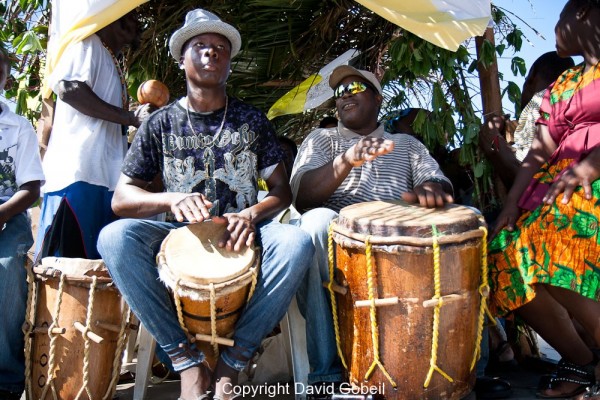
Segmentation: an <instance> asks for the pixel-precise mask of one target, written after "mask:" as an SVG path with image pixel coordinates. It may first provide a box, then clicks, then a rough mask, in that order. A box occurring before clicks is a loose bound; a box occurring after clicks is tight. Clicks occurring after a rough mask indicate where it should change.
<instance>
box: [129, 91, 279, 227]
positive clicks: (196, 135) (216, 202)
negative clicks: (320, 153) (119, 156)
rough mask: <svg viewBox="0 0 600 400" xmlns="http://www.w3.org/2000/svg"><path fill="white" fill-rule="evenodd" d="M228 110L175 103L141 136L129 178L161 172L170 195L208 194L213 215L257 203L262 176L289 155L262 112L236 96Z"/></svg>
mask: <svg viewBox="0 0 600 400" xmlns="http://www.w3.org/2000/svg"><path fill="white" fill-rule="evenodd" d="M224 112H225V108H223V109H220V110H217V111H215V112H212V113H208V114H200V113H195V112H193V111H189V113H188V112H186V109H185V108H184V107H182V106H181V105H180V104H179V102H174V103H172V104H171V105H169V106H167V107H164V108H162V109H161V110H159V111H157V112H156V113H154V114H152V116H151V117H150V118H148V120H147V121H146V122H144V123H143V124H142V126H140V129H139V130H138V132H137V134H136V136H135V139H134V141H133V143H132V146H131V148H130V150H129V152H128V153H127V156H126V158H125V162H124V164H123V168H122V172H123V174H125V175H127V176H129V177H131V178H137V179H142V180H144V181H147V182H150V181H152V179H153V178H154V177H155V176H156V174H158V173H159V172H160V173H161V175H162V179H163V183H164V187H165V191H167V192H180V193H193V192H198V193H203V194H204V195H205V196H206V197H207V198H208V200H210V201H211V202H213V208H212V209H211V214H213V215H222V214H224V213H230V212H239V211H241V210H243V209H245V208H247V207H249V206H252V205H254V204H256V202H257V199H256V195H257V192H258V184H257V181H258V178H259V172H260V171H261V170H264V169H265V168H267V167H270V166H273V165H276V164H278V163H279V162H280V161H281V160H282V159H283V153H282V151H281V149H280V147H279V143H278V141H277V139H276V135H275V131H274V130H273V127H272V125H271V123H270V122H269V120H268V119H267V118H266V116H265V115H264V114H263V113H262V112H260V111H259V110H258V109H256V108H255V107H253V106H251V105H249V104H245V103H243V102H241V101H240V100H238V99H235V98H231V97H230V98H229V104H228V107H227V112H226V114H225V116H224ZM223 121H224V123H223V128H222V129H221V130H220V131H219V127H220V126H221V123H222V122H223ZM190 124H191V125H192V126H193V129H192V128H191V126H190Z"/></svg>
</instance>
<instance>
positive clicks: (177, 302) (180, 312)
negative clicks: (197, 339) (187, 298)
mask: <svg viewBox="0 0 600 400" xmlns="http://www.w3.org/2000/svg"><path fill="white" fill-rule="evenodd" d="M180 282H181V281H180V280H179V279H178V280H177V281H176V282H175V287H174V288H173V299H174V300H175V309H176V310H177V320H178V321H179V326H181V329H183V331H184V332H185V334H186V335H187V336H190V331H189V330H188V328H186V326H185V322H184V321H183V308H182V307H181V298H180V297H179V283H180Z"/></svg>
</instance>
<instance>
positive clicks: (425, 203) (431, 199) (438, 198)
mask: <svg viewBox="0 0 600 400" xmlns="http://www.w3.org/2000/svg"><path fill="white" fill-rule="evenodd" d="M402 200H404V201H406V202H407V203H417V202H418V203H419V205H420V206H421V207H427V208H435V207H443V206H444V204H446V203H453V202H454V199H453V198H452V195H451V194H450V193H446V191H444V187H443V186H442V184H440V183H438V182H424V183H423V184H421V185H419V186H415V187H414V188H413V191H412V192H405V193H403V194H402Z"/></svg>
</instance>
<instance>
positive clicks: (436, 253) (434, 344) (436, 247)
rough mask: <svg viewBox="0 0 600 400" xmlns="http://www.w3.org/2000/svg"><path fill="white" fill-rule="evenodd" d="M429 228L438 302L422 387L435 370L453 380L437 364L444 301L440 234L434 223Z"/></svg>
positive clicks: (425, 385) (427, 382)
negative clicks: (427, 368)
mask: <svg viewBox="0 0 600 400" xmlns="http://www.w3.org/2000/svg"><path fill="white" fill-rule="evenodd" d="M431 229H432V232H433V277H434V290H435V294H434V296H433V298H434V299H436V300H437V301H438V302H437V304H436V306H435V308H434V309H433V329H432V331H433V332H432V334H433V337H432V339H431V359H430V360H429V372H428V373H427V377H426V378H425V383H423V387H425V388H426V387H428V386H429V383H430V382H431V378H432V377H433V373H434V372H435V371H437V372H438V373H439V374H440V375H442V376H443V377H444V378H446V379H447V380H448V381H449V382H454V380H453V379H452V378H451V377H450V376H449V375H448V374H447V373H445V372H444V371H443V370H442V369H441V368H440V367H439V366H438V365H437V352H438V341H439V335H440V311H441V309H442V305H443V303H444V302H443V299H442V290H441V285H442V284H441V277H440V244H439V243H438V236H440V234H439V232H438V230H437V227H436V226H435V225H432V226H431Z"/></svg>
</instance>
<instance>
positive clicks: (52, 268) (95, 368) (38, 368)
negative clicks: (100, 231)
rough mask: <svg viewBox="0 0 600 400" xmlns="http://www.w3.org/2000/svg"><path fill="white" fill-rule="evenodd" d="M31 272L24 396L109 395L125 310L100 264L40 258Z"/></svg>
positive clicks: (66, 399)
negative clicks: (32, 273) (33, 276)
mask: <svg viewBox="0 0 600 400" xmlns="http://www.w3.org/2000/svg"><path fill="white" fill-rule="evenodd" d="M33 272H34V274H35V278H34V279H33V281H32V282H30V289H31V290H30V302H29V305H30V307H29V310H28V313H27V318H28V324H26V326H27V327H28V328H29V332H28V335H27V341H26V348H25V351H26V390H27V398H28V399H30V400H50V399H58V400H72V399H81V400H87V399H90V400H91V399H104V400H107V399H112V396H113V394H114V392H115V389H116V386H117V382H118V379H119V372H120V367H121V361H122V358H123V351H124V349H125V344H126V338H127V333H128V332H129V329H130V325H129V320H130V316H131V314H130V312H129V308H128V307H127V305H126V304H125V302H124V301H123V300H122V298H121V294H120V293H119V292H118V291H117V289H116V287H115V286H114V284H113V281H112V279H111V277H110V275H109V274H108V270H107V269H106V267H105V265H104V263H103V262H102V260H87V259H80V258H57V257H46V258H44V259H42V261H41V264H39V265H36V266H35V267H34V268H33ZM30 317H32V318H33V320H32V321H30V320H29V318H30Z"/></svg>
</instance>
